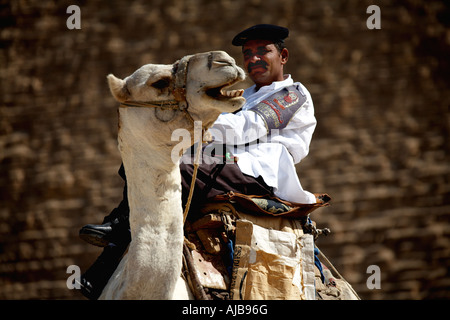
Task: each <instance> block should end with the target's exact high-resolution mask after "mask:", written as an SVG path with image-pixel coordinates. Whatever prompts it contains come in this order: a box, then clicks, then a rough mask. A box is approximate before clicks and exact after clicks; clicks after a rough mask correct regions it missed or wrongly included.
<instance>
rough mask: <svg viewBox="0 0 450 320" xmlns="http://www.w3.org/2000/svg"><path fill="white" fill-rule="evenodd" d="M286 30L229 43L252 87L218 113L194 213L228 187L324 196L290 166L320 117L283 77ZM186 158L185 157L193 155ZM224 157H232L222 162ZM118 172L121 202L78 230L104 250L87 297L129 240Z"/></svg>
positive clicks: (253, 33) (187, 176)
mask: <svg viewBox="0 0 450 320" xmlns="http://www.w3.org/2000/svg"><path fill="white" fill-rule="evenodd" d="M288 35H289V30H288V29H286V28H284V27H280V26H275V25H268V24H260V25H255V26H253V27H250V28H248V29H246V30H244V31H242V32H240V33H239V34H237V35H236V36H235V37H234V39H233V41H232V44H233V45H235V46H241V47H242V53H243V58H244V68H245V70H247V72H248V75H249V77H250V78H251V79H252V80H253V82H254V83H255V84H254V85H253V86H251V87H249V88H247V89H246V90H245V91H244V94H243V97H244V98H246V103H245V104H244V106H243V107H242V109H241V110H239V111H237V112H234V113H227V114H222V115H220V116H219V118H218V119H217V120H216V122H215V123H214V125H213V126H212V127H211V128H210V133H211V135H212V137H213V143H212V144H211V145H213V146H214V149H215V150H216V152H214V151H213V152H204V154H203V161H202V162H201V163H200V165H199V167H198V173H197V178H196V181H195V188H194V194H193V198H192V202H191V203H192V205H191V208H190V212H191V213H194V212H195V210H196V205H198V204H202V203H205V202H206V201H207V200H208V199H211V198H213V197H214V196H216V195H220V194H225V193H228V192H230V191H233V192H238V193H243V194H251V195H271V196H277V197H279V198H281V199H283V200H288V201H292V202H297V203H304V204H309V203H316V202H320V201H321V200H320V199H317V198H316V196H315V195H314V194H312V193H310V192H308V191H306V190H304V189H303V188H302V186H301V184H300V181H299V179H298V177H297V173H296V169H295V164H297V163H299V162H300V161H301V160H302V159H303V158H304V157H306V156H307V154H308V152H309V144H310V142H311V139H312V135H313V132H314V129H315V127H316V123H317V122H316V119H315V117H314V106H313V102H312V98H311V95H310V93H309V92H308V90H307V89H306V88H305V87H304V86H303V85H302V84H301V83H300V82H294V81H293V79H292V78H291V75H289V74H284V66H285V65H286V63H287V61H288V58H289V52H288V49H287V48H286V47H285V44H284V40H285V39H286V38H287V37H288ZM217 146H221V148H219V149H222V147H223V150H220V151H224V152H223V153H222V152H217V149H218V148H217ZM206 150H208V146H206V148H205V151H206ZM225 154H226V155H227V157H225V156H224V155H225ZM230 154H231V155H232V156H231V157H230V156H229V155H230ZM185 156H186V157H187V158H186V157H184V158H185V159H192V157H193V156H192V157H190V156H189V155H185ZM212 158H215V159H212ZM225 158H227V159H228V160H229V159H230V158H231V159H234V161H228V160H227V161H224V159H225ZM218 159H219V161H218ZM192 163H193V161H183V160H182V162H181V164H180V171H181V177H182V200H183V206H185V205H186V202H187V199H188V194H189V189H190V185H191V180H192V174H193V171H194V165H193V164H192ZM119 175H120V176H121V177H122V178H123V179H124V181H125V187H124V191H123V200H122V201H121V203H120V204H119V206H118V207H117V208H115V209H114V210H113V211H112V212H111V213H110V214H109V215H108V216H106V217H105V218H104V220H103V223H102V224H101V225H92V224H89V225H86V226H84V227H83V228H81V230H80V237H81V238H82V239H83V240H85V241H87V242H88V243H91V244H93V245H97V246H101V247H104V251H103V253H102V254H101V255H100V256H99V257H98V259H97V260H96V261H95V262H94V264H93V265H92V266H91V267H90V268H89V269H88V270H87V271H86V272H85V273H84V274H83V275H82V277H81V285H82V293H83V294H84V295H85V296H86V297H87V298H89V299H97V298H98V297H99V296H100V294H101V292H102V290H103V288H104V286H105V285H106V283H107V282H108V280H109V278H110V277H111V275H112V274H113V272H114V270H115V269H116V267H117V265H118V264H119V262H120V259H121V257H122V255H123V254H124V252H125V251H126V248H127V246H128V244H129V242H130V241H131V236H130V231H129V228H130V227H129V221H128V218H129V207H128V199H127V183H126V174H125V170H124V168H123V166H121V168H120V170H119ZM161 214H163V213H161ZM149 276H151V275H149Z"/></svg>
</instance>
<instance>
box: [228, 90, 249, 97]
mask: <svg viewBox="0 0 450 320" xmlns="http://www.w3.org/2000/svg"><path fill="white" fill-rule="evenodd" d="M243 94H244V90H243V89H239V90H227V91H225V92H224V96H226V97H230V98H235V97H240V96H242V95H243Z"/></svg>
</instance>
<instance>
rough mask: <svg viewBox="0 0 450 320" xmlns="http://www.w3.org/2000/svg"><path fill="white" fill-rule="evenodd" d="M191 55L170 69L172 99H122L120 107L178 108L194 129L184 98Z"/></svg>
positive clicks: (191, 188) (187, 203)
mask: <svg viewBox="0 0 450 320" xmlns="http://www.w3.org/2000/svg"><path fill="white" fill-rule="evenodd" d="M191 57H192V55H189V56H185V57H183V58H181V59H180V60H179V61H178V62H177V63H176V64H175V65H174V68H173V70H172V74H173V77H174V78H175V81H174V88H173V90H172V93H173V95H174V97H175V99H173V100H162V101H146V102H141V101H124V102H122V103H121V104H120V108H130V107H131V108H133V107H134V108H159V109H162V110H179V111H181V112H183V113H184V115H185V116H186V118H187V119H188V120H189V121H190V122H191V123H192V126H193V127H194V130H195V121H194V118H193V117H192V115H191V114H190V113H189V111H188V107H189V104H188V102H187V100H186V82H187V72H188V68H189V62H190V59H191ZM205 132H206V128H205V127H202V138H201V139H200V141H198V146H197V153H196V155H195V160H194V171H193V174H192V181H191V185H190V189H189V196H188V200H187V202H186V207H185V209H184V212H183V224H184V223H185V221H186V217H187V214H188V212H189V208H190V206H191V201H192V196H193V194H194V188H195V180H196V179H197V171H198V166H199V159H200V153H201V150H202V143H203V138H204V136H205Z"/></svg>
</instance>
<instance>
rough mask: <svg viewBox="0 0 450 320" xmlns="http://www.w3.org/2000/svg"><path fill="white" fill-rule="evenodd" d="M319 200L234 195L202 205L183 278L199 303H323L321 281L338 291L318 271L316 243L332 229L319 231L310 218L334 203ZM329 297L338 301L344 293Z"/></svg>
mask: <svg viewBox="0 0 450 320" xmlns="http://www.w3.org/2000/svg"><path fill="white" fill-rule="evenodd" d="M316 199H317V201H316V203H313V204H301V203H294V202H289V201H285V200H282V199H279V198H277V197H274V196H253V195H244V194H240V193H234V192H229V193H227V194H223V195H219V196H216V197H215V198H213V199H210V201H208V203H205V204H203V205H202V206H201V208H200V209H199V211H200V213H201V214H200V218H198V219H196V220H195V221H190V220H189V216H188V219H187V221H186V224H185V236H186V237H185V239H186V240H185V244H184V261H183V262H184V268H183V276H184V277H185V279H186V280H187V282H188V283H189V285H190V287H191V290H192V292H193V294H194V296H195V298H196V299H198V300H210V299H220V300H228V299H232V300H250V299H265V300H275V299H296V300H303V299H308V300H309V299H316V298H318V292H317V291H316V286H315V282H316V281H318V280H319V281H321V282H322V283H325V281H326V283H325V284H324V286H325V287H324V288H326V289H328V287H329V286H335V285H336V281H335V279H334V278H333V281H331V280H328V279H329V278H330V277H324V276H323V272H322V268H321V269H320V270H318V268H317V267H315V265H317V264H315V255H314V250H315V245H314V240H315V239H316V238H317V237H318V236H319V235H320V234H325V235H326V234H328V233H329V229H323V230H320V229H317V228H316V226H315V223H314V222H313V221H312V220H311V219H310V214H311V213H312V212H313V211H314V210H316V209H318V208H321V207H325V206H328V205H329V202H330V200H331V198H330V196H329V195H327V194H316ZM195 216H196V217H198V215H197V213H196V215H195ZM319 263H320V262H319ZM325 270H328V268H325ZM327 274H329V273H327ZM321 288H322V287H321ZM323 292H325V291H323ZM327 292H332V293H333V295H334V296H333V297H338V296H339V289H336V290H334V291H333V290H328V291H327ZM336 292H337V293H336ZM322 295H323V293H322Z"/></svg>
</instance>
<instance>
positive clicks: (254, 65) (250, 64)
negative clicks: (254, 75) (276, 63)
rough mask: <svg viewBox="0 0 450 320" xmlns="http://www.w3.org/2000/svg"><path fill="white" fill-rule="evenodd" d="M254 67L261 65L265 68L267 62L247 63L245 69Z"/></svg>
mask: <svg viewBox="0 0 450 320" xmlns="http://www.w3.org/2000/svg"><path fill="white" fill-rule="evenodd" d="M255 67H263V68H264V69H267V63H266V62H264V61H258V62H255V63H249V64H248V66H247V70H248V72H250V71H252V69H253V68H255Z"/></svg>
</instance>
